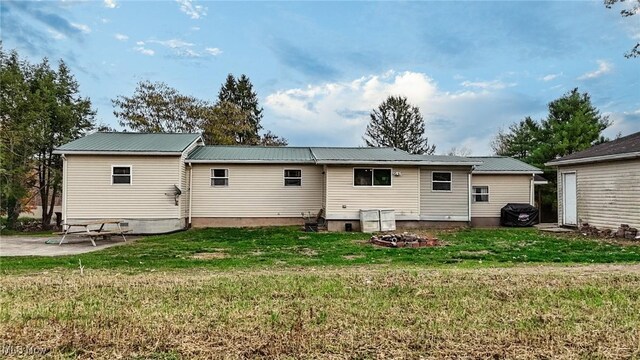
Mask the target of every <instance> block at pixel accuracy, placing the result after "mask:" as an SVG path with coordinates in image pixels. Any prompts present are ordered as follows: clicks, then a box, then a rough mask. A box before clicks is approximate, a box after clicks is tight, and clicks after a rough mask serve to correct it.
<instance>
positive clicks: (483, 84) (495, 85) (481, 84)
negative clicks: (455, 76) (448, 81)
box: [460, 80, 517, 90]
mask: <svg viewBox="0 0 640 360" xmlns="http://www.w3.org/2000/svg"><path fill="white" fill-rule="evenodd" d="M460 85H462V86H464V87H467V88H476V89H491V90H500V89H505V88H508V87H513V86H516V85H517V84H516V83H503V82H502V81H500V80H491V81H463V82H462V83H461V84H460Z"/></svg>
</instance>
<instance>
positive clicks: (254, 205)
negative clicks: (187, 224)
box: [192, 164, 322, 217]
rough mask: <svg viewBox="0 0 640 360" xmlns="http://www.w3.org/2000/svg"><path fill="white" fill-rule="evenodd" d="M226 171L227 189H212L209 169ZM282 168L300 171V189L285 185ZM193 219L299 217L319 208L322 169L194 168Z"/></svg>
mask: <svg viewBox="0 0 640 360" xmlns="http://www.w3.org/2000/svg"><path fill="white" fill-rule="evenodd" d="M214 168H215V169H228V170H229V186H226V187H214V186H211V178H210V173H211V169H214ZM284 169H301V170H302V186H300V187H296V186H284ZM192 191H193V204H192V216H193V217H301V213H302V212H305V213H306V212H308V211H310V212H311V213H312V214H313V215H315V214H317V213H318V211H319V210H320V208H321V206H322V167H321V166H313V165H311V166H309V165H306V166H299V165H271V164H264V165H240V164H206V165H205V164H194V165H193V189H192Z"/></svg>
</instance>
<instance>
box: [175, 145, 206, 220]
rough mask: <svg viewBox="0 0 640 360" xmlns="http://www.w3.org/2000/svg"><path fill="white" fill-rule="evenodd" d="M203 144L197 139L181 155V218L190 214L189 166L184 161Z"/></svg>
mask: <svg viewBox="0 0 640 360" xmlns="http://www.w3.org/2000/svg"><path fill="white" fill-rule="evenodd" d="M199 145H202V144H201V143H198V142H197V141H196V142H194V143H193V144H191V145H189V147H187V149H186V150H185V151H184V152H183V153H182V156H181V157H180V164H179V166H180V185H178V186H179V187H180V190H181V191H182V196H180V200H179V201H180V218H183V219H184V218H186V217H188V216H189V191H190V189H189V174H188V171H189V166H188V165H187V164H186V163H185V162H184V161H185V160H186V158H187V156H189V153H190V152H191V151H193V149H195V148H196V147H197V146H199Z"/></svg>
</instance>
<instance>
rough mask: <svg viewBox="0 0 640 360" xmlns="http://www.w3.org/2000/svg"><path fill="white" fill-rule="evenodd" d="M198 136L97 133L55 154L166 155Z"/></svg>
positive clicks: (68, 145) (64, 146) (66, 146)
mask: <svg viewBox="0 0 640 360" xmlns="http://www.w3.org/2000/svg"><path fill="white" fill-rule="evenodd" d="M199 138H200V134H149V133H128V132H97V133H93V134H91V135H87V136H85V137H81V138H80V139H77V140H74V141H72V142H70V143H67V144H64V145H62V146H60V147H58V148H57V149H56V151H55V153H57V154H73V153H167V154H175V153H181V152H182V151H184V150H185V149H186V148H187V147H188V146H189V145H190V144H192V143H193V142H194V141H196V140H197V139H199Z"/></svg>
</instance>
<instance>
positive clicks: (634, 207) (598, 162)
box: [545, 132, 640, 229]
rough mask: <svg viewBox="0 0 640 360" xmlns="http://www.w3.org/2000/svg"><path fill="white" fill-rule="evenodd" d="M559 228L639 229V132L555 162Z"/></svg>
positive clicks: (550, 164)
mask: <svg viewBox="0 0 640 360" xmlns="http://www.w3.org/2000/svg"><path fill="white" fill-rule="evenodd" d="M545 165H548V166H554V167H557V168H558V224H560V225H564V226H579V225H581V223H585V222H586V223H589V224H590V225H592V226H596V227H601V228H610V229H615V228H617V227H618V226H620V224H628V225H629V226H631V227H635V228H640V132H637V133H635V134H631V135H628V136H625V137H621V138H619V139H616V140H613V141H610V142H607V143H603V144H600V145H596V146H593V147H591V148H589V149H587V150H584V151H580V152H577V153H574V154H571V155H568V156H565V157H562V158H559V159H556V160H553V161H550V162H548V163H547V164H545Z"/></svg>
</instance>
